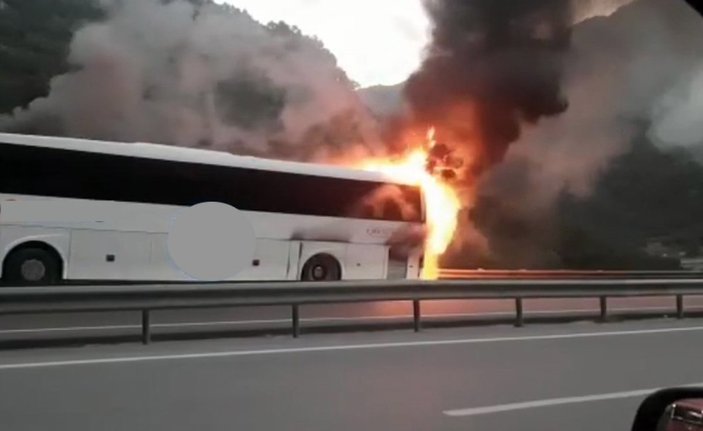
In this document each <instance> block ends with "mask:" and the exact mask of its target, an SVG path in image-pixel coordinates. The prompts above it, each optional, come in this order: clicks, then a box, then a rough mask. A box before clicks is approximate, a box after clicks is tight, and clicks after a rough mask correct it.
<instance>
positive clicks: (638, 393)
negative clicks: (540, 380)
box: [443, 383, 703, 417]
mask: <svg viewBox="0 0 703 431" xmlns="http://www.w3.org/2000/svg"><path fill="white" fill-rule="evenodd" d="M698 386H703V383H691V384H687V385H677V387H698ZM661 389H664V388H663V387H661V388H652V389H637V390H634V391H624V392H611V393H605V394H596V395H585V396H579V397H563V398H548V399H544V400H535V401H526V402H521V403H509V404H498V405H495V406H486V407H470V408H467V409H456V410H445V411H444V412H443V413H444V414H445V415H447V416H453V417H463V416H479V415H490V414H494V413H504V412H509V411H514V410H527V409H535V408H540V407H553V406H559V405H564V404H579V403H590V402H596V401H607V400H617V399H622V398H635V397H645V396H647V395H650V394H652V393H654V392H656V391H658V390H661Z"/></svg>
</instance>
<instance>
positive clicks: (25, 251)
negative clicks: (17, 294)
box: [3, 247, 61, 285]
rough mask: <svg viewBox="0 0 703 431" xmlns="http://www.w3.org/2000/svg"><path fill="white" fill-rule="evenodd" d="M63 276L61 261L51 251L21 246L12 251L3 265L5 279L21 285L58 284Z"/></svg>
mask: <svg viewBox="0 0 703 431" xmlns="http://www.w3.org/2000/svg"><path fill="white" fill-rule="evenodd" d="M60 278H61V262H60V261H59V258H58V257H56V256H55V255H54V254H53V253H51V252H50V251H47V250H44V249H41V248H33V247H27V248H21V249H19V250H15V251H13V252H11V253H10V254H9V255H8V256H7V258H6V259H5V264H4V266H3V280H4V281H6V282H8V283H10V284H19V285H50V284H56V283H58V282H59V280H60Z"/></svg>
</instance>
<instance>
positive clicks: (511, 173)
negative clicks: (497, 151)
mask: <svg viewBox="0 0 703 431" xmlns="http://www.w3.org/2000/svg"><path fill="white" fill-rule="evenodd" d="M701 40H703V25H701V22H700V18H699V17H698V16H697V14H696V13H695V12H694V11H692V10H690V9H689V8H688V7H687V6H686V5H685V4H684V2H672V1H669V0H638V1H635V2H632V3H631V4H629V5H626V6H624V7H622V8H621V9H620V10H618V11H617V12H615V13H613V14H612V15H611V16H607V17H595V18H591V19H588V20H586V21H584V22H582V23H581V24H578V25H577V26H575V27H574V28H573V32H572V35H571V48H570V50H569V51H568V53H566V54H565V55H564V56H563V57H562V61H563V64H564V68H563V92H564V96H565V98H566V99H567V100H568V101H569V109H568V110H567V111H566V112H564V113H563V114H562V115H560V116H557V117H553V118H546V119H544V120H543V121H541V122H540V123H539V124H538V125H536V126H535V127H529V128H527V129H526V130H525V131H524V133H523V135H522V136H521V138H520V139H519V141H518V142H517V143H516V144H515V145H513V146H511V147H510V148H509V150H508V151H507V153H506V155H505V159H504V160H503V162H502V163H501V164H499V165H498V166H496V167H495V168H494V169H492V170H491V171H490V172H488V173H487V174H486V175H485V176H484V177H483V178H482V179H481V181H480V185H479V189H480V196H481V197H480V199H479V200H478V202H477V205H476V208H474V210H473V211H472V213H471V223H474V224H476V226H477V227H478V229H479V230H480V231H481V232H482V233H483V234H484V235H485V236H486V237H487V240H488V243H489V245H488V248H489V249H490V253H489V254H490V255H491V257H490V259H487V260H488V261H489V264H495V265H498V266H510V267H536V266H537V267H559V266H560V265H561V264H562V262H561V259H562V256H561V255H560V252H561V250H559V242H560V241H561V240H563V238H560V235H561V232H560V231H559V223H560V214H559V208H558V203H559V202H560V199H561V198H562V197H564V196H565V195H570V196H575V197H577V198H586V197H588V196H589V195H590V193H591V192H592V191H593V188H594V186H595V185H596V183H597V181H598V179H599V178H600V177H601V175H602V174H603V173H604V172H605V171H606V170H607V169H609V167H610V164H611V162H612V161H613V160H614V159H615V158H616V157H617V156H619V155H621V154H623V153H625V152H627V151H628V150H629V149H630V146H631V142H632V141H633V138H634V137H636V136H638V135H641V134H642V133H643V127H644V128H645V131H646V128H647V127H648V124H650V123H653V124H654V127H653V128H652V132H651V134H656V136H658V137H659V138H660V141H665V142H667V141H668V142H676V143H680V144H684V143H693V142H700V141H701V140H703V139H701V136H703V135H701V134H700V133H699V132H700V131H701V130H700V129H699V127H700V124H701V123H700V116H699V115H698V116H695V115H694V110H695V109H697V108H696V106H697V104H699V103H700V101H701V100H702V99H703V98H702V97H701V96H703V94H700V95H699V94H696V89H698V88H699V87H697V85H699V81H698V76H699V74H698V71H700V70H701V69H700V68H698V66H699V60H698V58H699V53H700V49H701ZM692 70H693V71H694V72H693V73H692V72H691V71H692ZM689 90H691V91H689ZM650 168H651V169H656V166H652V167H650ZM642 186H643V187H647V185H646V184H643V185H642ZM471 223H469V224H471ZM472 252H473V251H472V250H470V245H469V246H468V247H466V248H464V249H463V250H461V251H460V252H459V253H457V256H458V255H462V254H463V255H467V254H470V253H472ZM484 258H485V256H484ZM454 259H456V256H455V257H454ZM477 261H480V259H477Z"/></svg>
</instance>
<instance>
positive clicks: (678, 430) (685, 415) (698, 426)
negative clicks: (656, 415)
mask: <svg viewBox="0 0 703 431" xmlns="http://www.w3.org/2000/svg"><path fill="white" fill-rule="evenodd" d="M657 431H703V399H700V398H698V399H685V400H680V401H676V402H675V403H673V404H669V405H668V406H667V408H666V410H664V414H662V416H661V418H660V419H659V424H658V425H657Z"/></svg>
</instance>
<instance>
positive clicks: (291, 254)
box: [286, 241, 303, 281]
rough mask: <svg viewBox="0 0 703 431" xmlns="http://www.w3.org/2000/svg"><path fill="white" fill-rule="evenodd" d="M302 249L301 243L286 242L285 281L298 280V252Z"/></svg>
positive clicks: (299, 266)
mask: <svg viewBox="0 0 703 431" xmlns="http://www.w3.org/2000/svg"><path fill="white" fill-rule="evenodd" d="M302 249H303V243H302V242H300V241H289V242H288V268H287V270H286V272H287V276H286V280H289V281H293V280H300V269H299V268H302V266H301V265H300V252H301V251H302Z"/></svg>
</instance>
